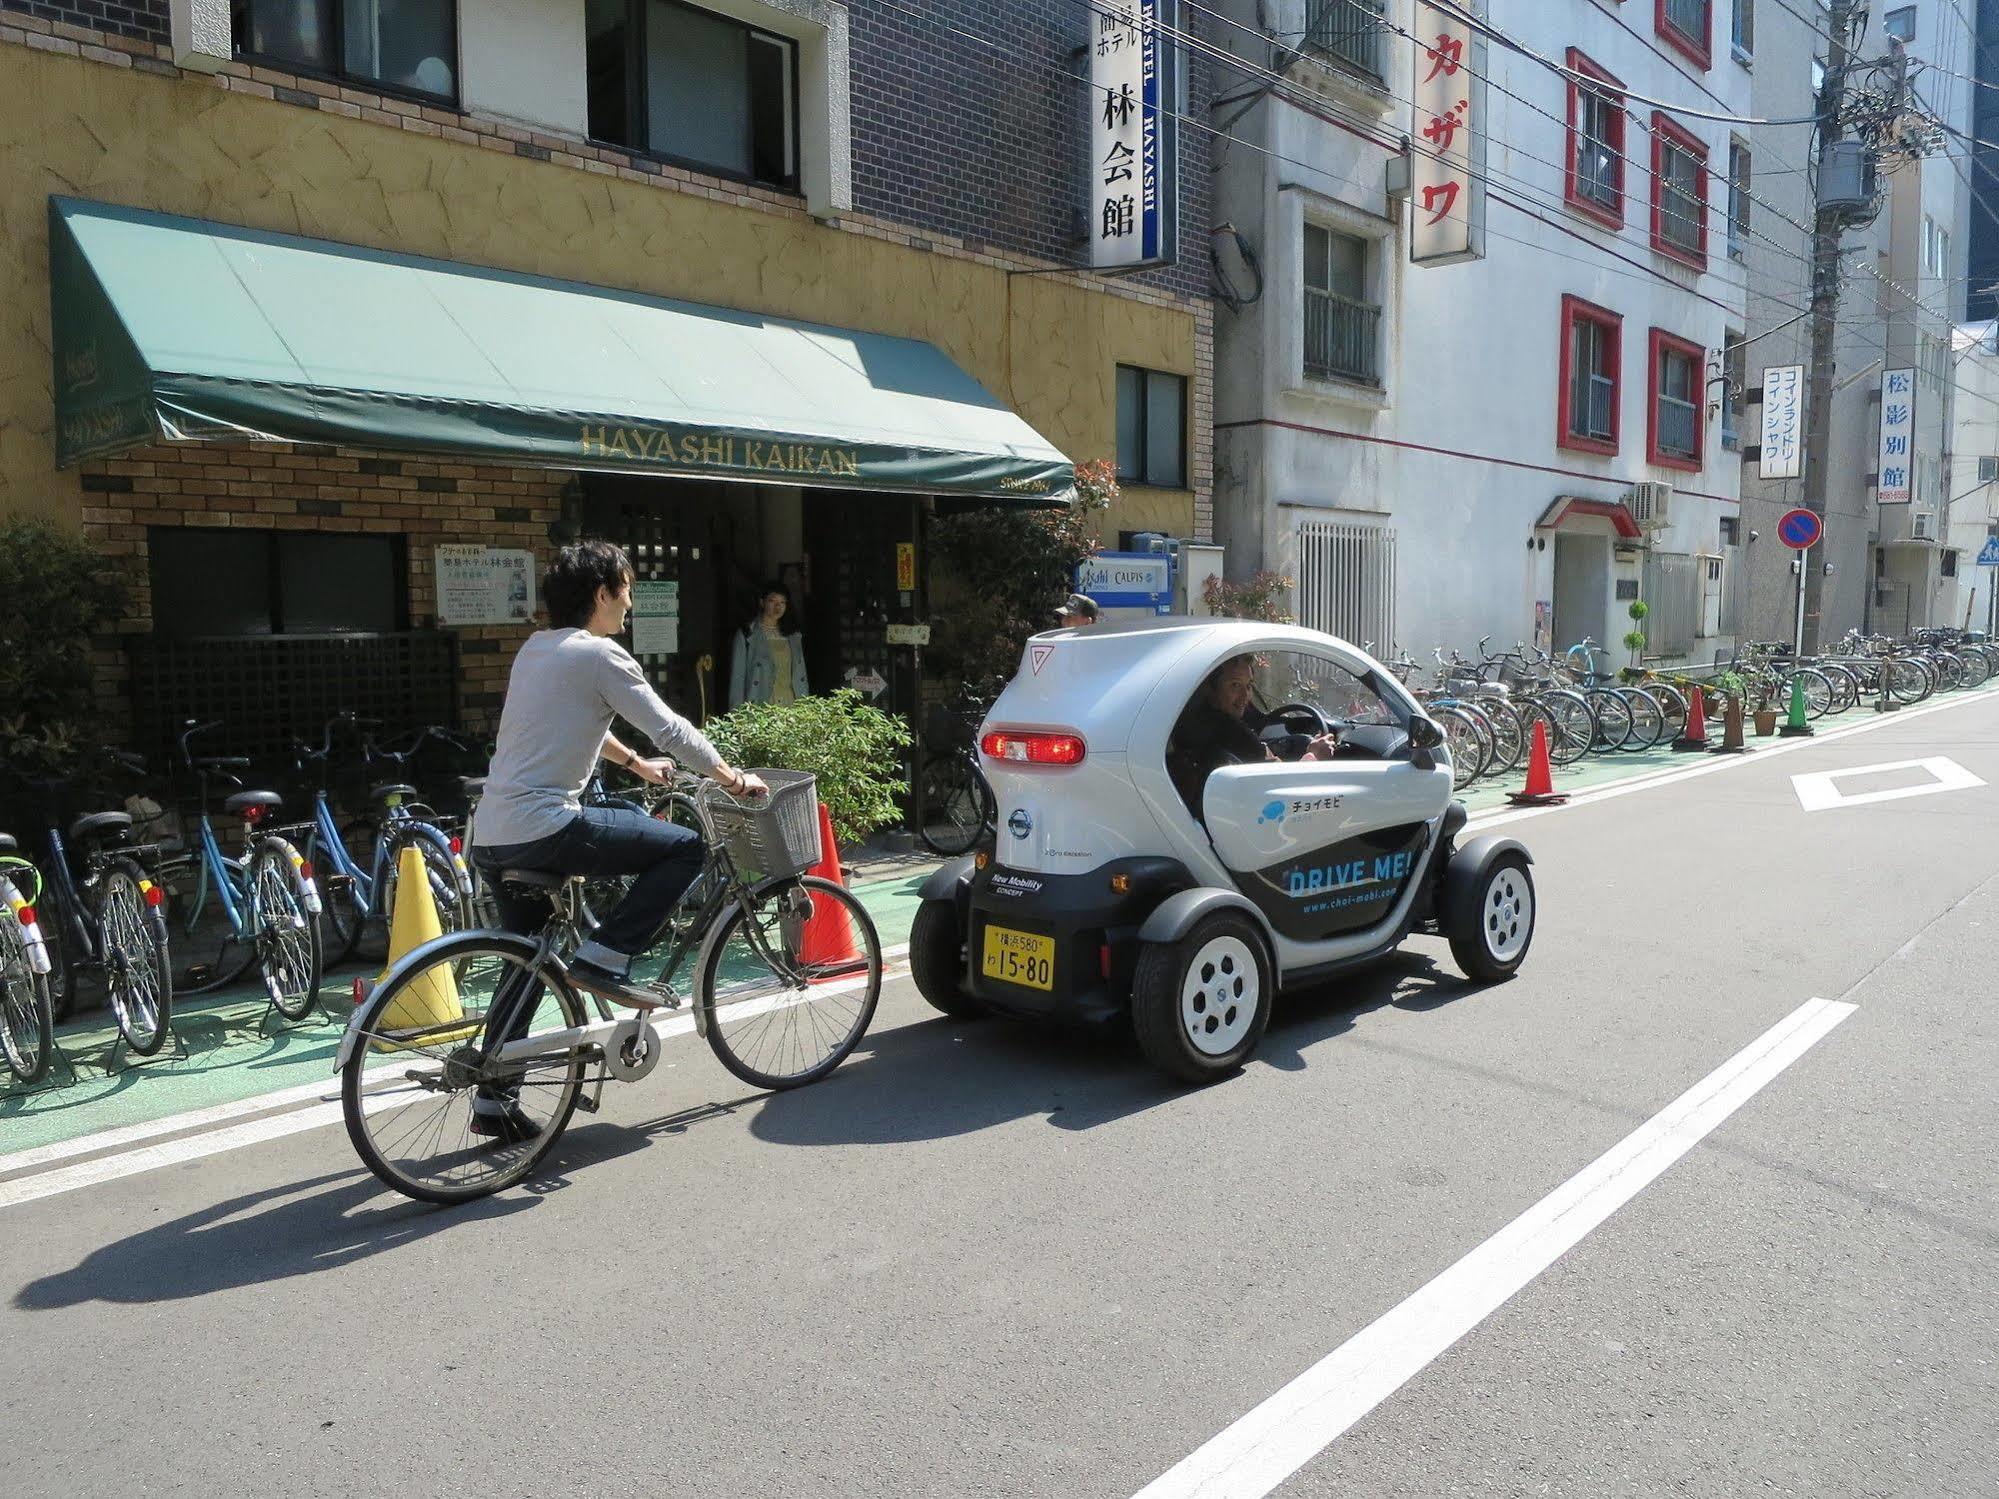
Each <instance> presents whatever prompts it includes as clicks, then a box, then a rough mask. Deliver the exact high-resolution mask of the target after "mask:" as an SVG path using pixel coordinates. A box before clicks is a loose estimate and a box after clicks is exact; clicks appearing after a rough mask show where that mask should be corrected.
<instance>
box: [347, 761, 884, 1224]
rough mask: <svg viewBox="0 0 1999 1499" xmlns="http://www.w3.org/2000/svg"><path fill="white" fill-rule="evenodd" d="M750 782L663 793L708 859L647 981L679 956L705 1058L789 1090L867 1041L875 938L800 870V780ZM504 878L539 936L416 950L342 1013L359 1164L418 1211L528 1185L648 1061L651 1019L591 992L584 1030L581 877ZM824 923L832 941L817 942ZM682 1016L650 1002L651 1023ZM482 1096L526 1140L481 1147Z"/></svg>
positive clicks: (809, 781)
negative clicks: (538, 924) (501, 1109)
mask: <svg viewBox="0 0 1999 1499" xmlns="http://www.w3.org/2000/svg"><path fill="white" fill-rule="evenodd" d="M758 774H760V775H761V776H763V778H764V779H765V781H767V782H768V783H769V784H770V788H771V789H770V793H769V795H768V796H766V797H763V798H759V799H757V800H755V801H753V802H739V801H737V800H735V799H734V798H732V797H730V796H729V795H728V794H727V793H725V792H723V791H722V790H721V789H720V788H719V787H717V786H715V785H713V784H712V783H709V782H706V781H703V780H700V778H698V777H697V778H689V777H676V778H675V779H674V782H673V785H672V787H671V790H670V793H669V794H676V793H677V794H679V795H682V796H685V797H686V798H687V800H688V802H689V804H690V805H691V806H692V808H693V811H694V814H695V816H696V817H697V819H698V820H699V823H700V826H701V830H702V834H703V837H704V840H705V843H706V850H707V856H706V859H705V861H704V864H703V868H702V876H701V880H700V882H699V883H698V885H697V886H696V887H695V889H696V890H698V891H699V892H700V894H699V895H698V897H697V898H695V900H694V904H695V909H694V912H693V914H692V915H691V917H688V918H687V919H685V920H676V921H674V922H671V923H670V924H669V926H668V929H667V931H666V932H665V933H663V935H662V941H663V944H664V946H665V949H666V951H665V955H664V957H663V958H662V959H661V960H660V973H659V978H658V981H657V982H658V984H659V985H660V986H661V987H662V989H663V988H664V986H665V985H666V984H668V983H670V982H671V981H672V979H673V977H674V976H675V975H676V974H677V973H678V972H679V971H680V969H681V966H682V964H683V963H685V962H686V961H687V960H688V958H689V957H690V956H692V957H693V958H694V979H695V982H694V1002H693V1023H694V1028H695V1030H696V1031H697V1032H699V1033H700V1034H701V1035H702V1036H703V1037H704V1038H705V1039H706V1040H707V1042H708V1044H709V1046H710V1048H712V1049H713V1051H714V1053H715V1055H716V1057H717V1059H718V1060H720V1062H721V1063H722V1065H723V1066H724V1067H726V1068H728V1069H729V1071H730V1072H732V1073H733V1074H735V1076H737V1077H739V1078H741V1079H742V1080H743V1081H744V1082H747V1083H749V1084H750V1085H752V1086H753V1087H759V1088H769V1089H785V1088H795V1087H800V1086H803V1085H804V1084H806V1083H811V1082H816V1081H817V1080H819V1079H820V1078H822V1077H824V1076H826V1075H827V1074H828V1073H829V1072H831V1071H832V1070H833V1069H834V1068H835V1067H837V1066H839V1064H840V1063H841V1062H842V1061H843V1060H845V1059H846V1057H847V1056H848V1054H849V1053H850V1052H852V1051H853V1049H854V1047H855V1046H856V1045H857V1044H859V1042H860V1039H861V1037H862V1036H863V1035H864V1034H865V1033H866V1031H867V1028H868V1024H869V1022H870V1021H871V1020H872V1019H873V1017H874V1011H875V1005H876V1002H877V1001H878V1000H879V998H880V995H881V974H882V958H881V939H880V937H879V935H878V934H877V933H876V931H875V926H874V922H873V921H872V920H871V919H870V918H869V916H868V913H867V911H866V909H865V908H864V907H863V906H862V905H861V903H860V902H859V901H858V900H857V899H855V897H854V896H853V895H852V894H850V893H849V892H848V891H846V890H845V889H843V888H842V887H841V886H839V885H837V884H834V883H833V882H832V881H829V880H823V879H819V878H816V877H814V876H811V875H807V874H805V873H804V871H805V870H806V869H808V868H810V867H811V866H812V865H813V864H814V863H816V862H817V860H818V857H819V827H818V818H817V795H816V789H815V783H814V780H813V778H812V777H811V776H810V775H808V774H804V773H801V772H793V771H779V770H766V771H760V772H758ZM697 782H698V783H699V787H700V789H699V790H693V791H691V792H690V787H692V786H694V785H695V784H696V783H697ZM499 879H500V881H501V882H502V883H504V884H507V885H509V886H511V887H512V888H513V889H515V890H517V891H519V892H521V893H522V894H523V895H530V896H533V897H535V898H538V899H542V900H546V901H547V903H548V906H549V915H548V919H547V921H546V922H545V924H544V925H543V927H542V929H541V931H540V933H539V934H538V935H536V936H526V935H522V934H518V933H514V932H507V931H499V930H474V931H467V932H457V933H453V934H451V935H448V936H443V937H439V938H437V939H435V940H434V941H431V942H428V943H425V944H424V945H423V946H422V947H420V948H418V949H416V950H415V951H414V952H412V953H410V954H409V955H408V956H406V957H405V958H404V959H403V960H402V961H401V962H400V963H398V964H396V965H395V967H394V968H393V969H392V970H391V971H390V973H389V974H388V976H387V977H386V978H385V979H384V980H383V981H382V983H381V985H380V986H379V987H378V988H377V989H376V990H375V992H374V994H373V995H372V996H371V998H370V999H369V1000H368V1001H367V1002H366V1003H365V1004H363V1005H362V1006H361V1008H360V1009H358V1010H356V1011H355V1012H354V1016H353V1018H352V1019H351V1020H350V1022H349V1024H348V1029H347V1033H346V1035H345V1036H344V1037H343V1038H342V1039H341V1043H340V1052H339V1056H338V1058H337V1060H336V1063H335V1067H336V1070H337V1071H338V1073H339V1075H340V1097H341V1108H342V1113H343V1115H344V1116H345V1119H346V1123H347V1133H348V1137H349V1139H350V1140H351V1141H352V1142H353V1144H354V1148H355V1151H356V1152H357V1153H358V1154H359V1155H360V1157H361V1159H362V1161H363V1163H364V1164H366V1165H367V1167H368V1169H369V1170H370V1171H372V1172H373V1173H374V1174H375V1175H376V1177H377V1178H379V1179H380V1180H381V1181H382V1182H383V1183H384V1184H386V1185H387V1186H389V1187H391V1188H393V1189H394V1190H396V1191H398V1192H401V1193H402V1194H404V1195H405V1196H408V1197H413V1198H416V1199H418V1200H419V1201H425V1202H441V1203H452V1202H464V1201H469V1200H471V1199H473V1198H477V1197H484V1196H487V1195H489V1194H490V1193H493V1192H497V1191H500V1190H502V1189H504V1188H506V1187H508V1186H511V1185H512V1184H514V1183H515V1182H518V1181H520V1180H522V1179H523V1178H525V1177H526V1176H527V1175H528V1174H529V1173H530V1172H531V1171H533V1170H534V1168H535V1166H536V1165H537V1164H538V1163H539V1162H540V1161H541V1160H542V1158H543V1157H545V1156H546V1155H547V1154H548V1152H549V1151H550V1150H551V1149H553V1148H554V1146H555V1143H556V1141H557V1140H558V1139H559V1138H560V1137H561V1135H562V1132H563V1130H564V1129H565V1128H566V1127H567V1126H568V1124H569V1121H570V1118H571V1117H572V1115H573V1114H574V1113H575V1111H576V1109H577V1108H579V1107H581V1108H583V1109H584V1110H585V1111H586V1112H591V1113H594V1112H596V1110H597V1108H598V1107H599V1105H600V1104H601V1102H602V1098H603V1090H604V1085H605V1084H606V1083H607V1082H609V1081H618V1082H637V1081H639V1080H640V1079H642V1078H644V1077H645V1076H647V1075H648V1074H649V1073H650V1072H651V1071H652V1070H653V1068H654V1067H655V1066H656V1065H657V1064H658V1061H659V1057H660V1049H661V1045H662V1040H661V1037H660V1034H659V1032H658V1031H657V1030H655V1029H654V1027H653V1024H652V1021H651V1015H650V1014H649V1013H637V1014H627V1015H623V1016H619V1015H617V1014H616V1013H614V1011H613V1010H612V1008H611V1006H610V1005H609V1004H608V1003H607V1002H606V1001H604V1000H603V999H601V998H598V997H596V996H594V995H592V996H589V997H590V998H591V999H593V1000H594V1001H595V1009H596V1012H597V1018H596V1019H594V1020H593V1019H591V1018H590V1016H589V1012H588V1009H587V1008H586V1006H585V1002H584V1001H585V991H582V990H579V989H578V988H577V987H576V986H575V985H574V984H572V983H571V982H570V979H569V975H568V966H567V965H568V961H569V958H570V957H571V955H572V954H573V953H574V951H575V948H576V945H577V943H578V942H580V941H581V940H582V938H583V937H584V935H585V934H587V933H588V932H589V931H590V930H592V929H593V927H594V925H595V923H594V922H593V921H592V919H591V917H590V912H589V908H588V905H587V903H586V901H585V899H584V894H583V887H584V878H583V877H582V876H580V875H569V876H565V875H560V874H550V873H546V872H543V871H539V870H523V869H509V870H505V871H503V872H502V873H501V874H500V875H499ZM819 923H826V924H828V925H829V926H831V927H833V928H835V929H844V939H845V940H839V939H834V940H831V941H829V940H828V938H827V937H826V935H825V930H824V928H822V927H820V926H819V925H818V924H819ZM849 949H851V953H852V955H851V956H849V953H848V950H849ZM679 1005H680V1001H679V1000H678V999H677V998H675V997H672V996H671V995H670V994H667V993H665V992H663V993H662V995H661V1004H660V1006H659V1008H665V1009H677V1008H678V1007H679ZM593 1072H594V1091H592V1092H591V1093H590V1094H589V1096H588V1097H587V1098H586V1097H585V1088H586V1086H588V1085H589V1084H590V1083H591V1081H592V1079H591V1074H592V1073H593ZM481 1089H484V1090H487V1093H488V1095H489V1096H491V1095H493V1094H498V1095H499V1096H501V1097H504V1098H508V1099H510V1100H511V1101H512V1103H513V1106H514V1107H515V1108H516V1109H517V1110H518V1112H519V1114H520V1115H521V1117H522V1118H523V1119H524V1120H525V1121H526V1125H527V1131H528V1132H527V1133H525V1134H522V1133H521V1132H519V1131H518V1130H512V1131H510V1133H512V1134H513V1135H514V1138H512V1139H495V1138H494V1137H492V1136H489V1135H482V1134H481V1132H480V1131H478V1130H475V1128H474V1122H475V1117H476V1115H477V1112H478V1111H477V1110H475V1109H474V1107H473V1103H474V1099H475V1096H476V1095H478V1093H479V1091H480V1090H481Z"/></svg>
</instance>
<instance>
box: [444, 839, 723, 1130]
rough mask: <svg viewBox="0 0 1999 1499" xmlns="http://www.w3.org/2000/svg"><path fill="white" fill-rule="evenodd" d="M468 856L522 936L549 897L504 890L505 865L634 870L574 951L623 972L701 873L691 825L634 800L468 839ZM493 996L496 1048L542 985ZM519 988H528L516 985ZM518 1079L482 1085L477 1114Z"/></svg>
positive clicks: (498, 1105) (502, 1101) (528, 1016)
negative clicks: (519, 839)
mask: <svg viewBox="0 0 1999 1499" xmlns="http://www.w3.org/2000/svg"><path fill="white" fill-rule="evenodd" d="M472 857H473V858H474V859H475V860H476V861H477V862H478V865H479V868H480V871H481V872H482V873H483V874H484V875H485V876H486V877H487V878H488V879H489V880H491V881H492V882H493V898H494V900H495V902H496V903H497V904H498V906H499V908H500V924H501V925H502V926H504V927H505V928H506V929H507V930H508V931H510V932H520V933H522V934H524V935H526V936H533V935H535V934H536V933H538V932H539V931H540V930H541V929H542V927H543V926H544V925H546V924H547V921H548V901H547V900H546V899H545V898H543V897H540V896H534V895H529V894H528V893H526V892H524V891H518V890H513V889H510V888H509V887H508V886H507V885H505V884H504V883H502V882H501V881H500V878H499V876H500V872H501V871H502V870H506V869H538V870H543V871H546V872H548V873H550V874H596V875H637V876H638V878H637V879H635V880H633V881H632V887H631V889H630V890H629V891H627V892H626V893H625V898H624V899H623V900H621V901H619V902H618V904H617V905H616V906H615V907H614V908H613V909H612V911H611V913H610V914H609V915H608V916H605V917H604V918H602V920H601V921H600V922H599V924H598V927H597V930H596V931H595V932H593V933H592V934H591V935H590V936H589V937H588V938H587V939H586V940H585V941H583V942H581V943H580V944H578V946H577V949H576V956H577V957H578V958H581V959H583V960H585V961H587V962H590V963H595V964H596V965H597V966H598V967H600V968H605V969H608V970H610V971H611V972H612V973H615V974H617V975H619V976H620V977H623V976H625V975H626V974H627V973H629V972H630V970H631V964H632V959H633V958H635V957H637V956H638V955H639V954H640V953H642V952H644V951H645V950H646V949H647V948H648V947H651V946H652V945H653V943H654V942H656V941H657V940H658V939H659V934H660V931H661V930H662V929H663V928H664V927H665V925H666V919H667V917H668V916H669V915H670V914H672V911H673V907H674V904H675V903H676V902H677V901H678V900H679V899H680V897H681V896H683V895H685V894H686V893H687V887H688V886H690V885H692V884H693V883H694V881H695V879H696V878H697V877H698V876H699V875H700V873H701V862H702V850H701V835H700V834H699V833H697V832H695V831H694V830H693V829H692V828H684V827H680V826H678V825H676V824H674V823H670V822H660V821H658V820H657V819H655V818H652V817H648V816H647V815H646V814H645V813H644V812H641V811H640V810H639V809H638V808H637V807H636V806H624V807H585V808H584V809H583V810H582V811H581V812H579V813H577V815H576V816H575V818H574V819H573V820H571V821H570V822H569V824H568V825H567V826H565V827H563V828H561V829H560V830H559V831H557V832H554V833H551V834H549V835H548V836H547V837H546V838H537V839H535V840H534V841H532V842H530V843H505V844H494V845H491V846H487V845H480V844H475V845H473V849H472ZM502 988H503V990H505V989H512V990H513V991H514V992H511V993H509V992H502V993H499V994H495V995H494V996H493V1004H492V1008H491V1010H490V1011H489V1012H488V1014H487V1020H486V1036H485V1046H486V1047H487V1049H488V1050H493V1049H497V1048H498V1047H500V1046H502V1045H504V1044H505V1043H506V1042H508V1041H518V1040H519V1039H520V1038H521V1037H522V1036H525V1035H526V1034H527V1033H528V1030H529V1028H530V1026H532V1024H533V1022H534V1014H535V1010H536V1008H537V1006H538V1005H539V1004H540V1001H541V985H540V984H539V983H537V982H534V981H532V980H528V981H527V982H526V983H524V984H516V983H514V982H513V981H512V980H509V982H508V983H507V984H506V985H503V986H502ZM522 990H526V991H528V992H521V991H522ZM517 1088H518V1084H514V1085H511V1086H509V1085H497V1086H483V1085H482V1086H481V1087H480V1088H479V1090H478V1094H477V1096H476V1098H475V1100H474V1102H473V1105H472V1107H473V1110H474V1112H477V1113H495V1112H498V1111H500V1110H502V1109H504V1108H505V1107H506V1105H507V1104H508V1103H509V1102H511V1101H512V1099H513V1097H514V1095H515V1092H516V1090H517Z"/></svg>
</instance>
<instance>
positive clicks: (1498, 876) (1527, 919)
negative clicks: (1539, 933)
mask: <svg viewBox="0 0 1999 1499" xmlns="http://www.w3.org/2000/svg"><path fill="white" fill-rule="evenodd" d="M1446 931H1447V934H1448V936H1449V937H1450V942H1451V956H1452V957H1453V958H1455V959H1457V964H1458V967H1459V968H1461V969H1463V970H1464V972H1465V975H1466V976H1467V977H1468V978H1473V979H1476V980H1478V981H1479V982H1481V983H1487V984H1494V983H1498V982H1499V981H1500V980H1502V979H1510V978H1512V977H1513V975H1514V974H1515V973H1516V972H1518V971H1519V968H1520V965H1521V963H1523V962H1525V961H1526V958H1527V947H1528V944H1529V943H1531V942H1532V941H1533V940H1534V874H1533V871H1532V870H1530V869H1529V868H1528V867H1527V861H1526V860H1525V859H1523V858H1522V857H1521V856H1520V855H1519V854H1517V853H1509V854H1501V855H1500V856H1499V857H1498V858H1496V859H1494V860H1493V861H1492V863H1491V864H1489V865H1488V866H1487V867H1486V868H1485V870H1484V872H1483V873H1482V874H1481V875H1480V876H1479V878H1478V879H1476V880H1475V881H1473V882H1472V883H1471V884H1470V886H1469V887H1468V888H1466V889H1465V890H1464V891H1463V893H1462V894H1461V895H1460V897H1459V899H1458V901H1457V908H1456V909H1455V910H1453V911H1452V912H1450V922H1449V926H1448V927H1447V929H1446Z"/></svg>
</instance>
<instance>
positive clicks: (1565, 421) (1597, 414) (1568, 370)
mask: <svg viewBox="0 0 1999 1499" xmlns="http://www.w3.org/2000/svg"><path fill="white" fill-rule="evenodd" d="M1623 345H1624V319H1623V318H1622V317H1621V316H1619V315H1618V314H1617V313H1615V312H1612V311H1611V310H1610V309H1609V308H1607V307H1598V306H1597V305H1596V304H1595V303H1594V302H1585V301H1584V300H1583V299H1582V298H1581V297H1563V298H1562V361H1561V364H1562V377H1561V378H1562V383H1561V388H1560V389H1559V390H1558V391H1557V393H1556V398H1555V408H1556V409H1555V445H1556V446H1557V447H1563V448H1570V449H1573V450H1574V451H1576V452H1579V453H1615V452H1616V451H1617V408H1618V406H1619V404H1620V401H1621V397H1622V394H1623V380H1622V376H1623V365H1624V347H1623Z"/></svg>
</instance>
